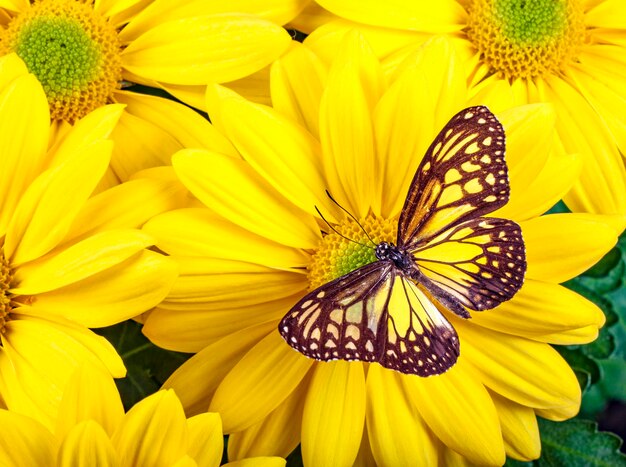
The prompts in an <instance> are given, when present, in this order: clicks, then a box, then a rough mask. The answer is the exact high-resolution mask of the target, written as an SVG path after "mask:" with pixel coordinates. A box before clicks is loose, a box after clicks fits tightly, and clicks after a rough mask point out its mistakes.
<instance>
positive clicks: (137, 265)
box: [31, 250, 177, 327]
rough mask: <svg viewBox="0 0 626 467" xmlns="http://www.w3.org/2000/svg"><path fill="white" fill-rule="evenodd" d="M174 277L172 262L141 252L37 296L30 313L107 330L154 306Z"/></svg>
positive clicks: (174, 271)
mask: <svg viewBox="0 0 626 467" xmlns="http://www.w3.org/2000/svg"><path fill="white" fill-rule="evenodd" d="M176 276H177V267H176V264H175V263H174V261H173V260H172V259H170V258H167V257H165V256H163V255H161V254H158V253H155V252H153V251H146V250H144V251H141V252H140V253H137V254H135V255H134V256H133V257H131V258H129V259H127V260H126V261H124V262H122V263H119V264H116V265H114V266H113V267H110V268H108V269H106V270H104V271H102V272H99V273H98V274H95V275H93V276H91V277H88V278H86V279H83V280H81V281H80V282H75V283H73V284H71V285H68V286H65V287H63V288H61V289H58V290H53V291H51V292H45V293H42V294H39V295H37V299H36V301H35V302H34V303H33V304H32V306H31V309H32V310H34V311H36V312H38V313H40V314H41V315H43V316H63V317H65V318H67V319H70V320H72V321H75V322H77V323H81V324H83V325H84V326H87V327H103V326H111V325H112V324H115V323H119V322H121V321H124V320H125V319H129V318H132V317H133V316H136V315H138V314H140V313H142V312H144V311H146V310H149V309H150V308H152V307H153V306H155V305H157V304H158V303H159V302H160V301H161V300H163V298H165V296H166V295H167V293H168V292H169V290H170V288H171V287H172V284H173V283H174V280H175V278H176Z"/></svg>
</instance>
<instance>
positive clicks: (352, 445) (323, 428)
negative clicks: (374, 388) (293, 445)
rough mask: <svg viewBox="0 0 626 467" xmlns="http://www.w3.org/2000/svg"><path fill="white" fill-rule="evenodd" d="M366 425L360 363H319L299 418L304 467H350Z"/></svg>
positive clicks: (361, 366) (363, 382)
mask: <svg viewBox="0 0 626 467" xmlns="http://www.w3.org/2000/svg"><path fill="white" fill-rule="evenodd" d="M364 422H365V376H364V374H363V364H362V363H360V362H346V361H343V360H338V361H336V362H320V363H316V364H315V369H314V373H313V377H312V380H311V384H310V387H309V391H308V394H307V397H306V402H305V404H304V413H303V416H302V459H303V460H304V464H305V465H333V466H337V467H341V466H350V465H352V463H353V462H354V460H355V459H356V456H357V453H358V451H359V446H360V445H361V436H362V434H363V424H364Z"/></svg>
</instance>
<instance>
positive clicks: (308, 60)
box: [270, 42, 328, 138]
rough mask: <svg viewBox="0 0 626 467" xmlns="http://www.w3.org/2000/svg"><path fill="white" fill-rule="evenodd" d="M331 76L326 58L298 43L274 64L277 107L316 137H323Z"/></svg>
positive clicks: (273, 79) (272, 84)
mask: <svg viewBox="0 0 626 467" xmlns="http://www.w3.org/2000/svg"><path fill="white" fill-rule="evenodd" d="M302 76H306V77H307V79H302ZM327 76H328V70H327V68H326V66H325V65H324V64H323V63H322V61H321V60H320V59H319V58H318V57H317V56H316V55H315V54H314V53H313V52H311V51H310V50H309V49H308V48H307V47H305V46H303V45H301V44H299V43H298V42H294V43H293V44H292V46H291V49H290V50H289V52H287V53H286V54H285V55H283V56H282V57H281V58H279V59H278V60H276V61H275V62H274V64H273V65H272V71H271V81H270V84H271V90H272V104H273V106H274V108H275V109H276V110H278V111H279V112H281V113H283V114H284V115H287V116H288V117H289V118H291V120H293V121H295V122H297V123H299V124H300V125H302V126H304V127H305V128H306V129H308V130H309V132H310V133H311V134H312V135H313V136H315V137H316V138H319V112H320V110H319V109H320V102H321V100H322V93H323V91H324V87H325V85H326V79H327Z"/></svg>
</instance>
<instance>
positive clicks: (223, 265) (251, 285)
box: [163, 257, 307, 310]
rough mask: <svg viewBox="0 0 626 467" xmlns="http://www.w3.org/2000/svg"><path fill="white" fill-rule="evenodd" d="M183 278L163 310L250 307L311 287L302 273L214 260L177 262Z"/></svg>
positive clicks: (178, 281) (181, 259)
mask: <svg viewBox="0 0 626 467" xmlns="http://www.w3.org/2000/svg"><path fill="white" fill-rule="evenodd" d="M176 262H177V263H178V266H179V270H180V277H179V279H178V280H177V281H176V283H175V284H174V286H173V288H172V290H171V292H170V293H169V295H168V297H167V300H166V302H165V303H164V304H163V306H167V305H168V304H172V305H174V306H177V305H184V306H188V307H190V309H195V310H201V309H204V307H205V306H206V305H207V304H212V305H211V306H212V308H213V309H216V308H219V307H222V308H231V307H237V306H247V305H254V304H259V303H264V302H267V301H273V300H278V299H281V298H285V297H291V296H293V295H294V294H296V293H300V292H302V291H303V290H305V289H306V287H307V280H306V276H305V275H304V274H302V273H301V272H291V271H279V270H276V269H273V268H269V267H265V266H260V265H256V264H252V263H247V262H240V261H229V260H221V259H213V258H198V257H178V258H176Z"/></svg>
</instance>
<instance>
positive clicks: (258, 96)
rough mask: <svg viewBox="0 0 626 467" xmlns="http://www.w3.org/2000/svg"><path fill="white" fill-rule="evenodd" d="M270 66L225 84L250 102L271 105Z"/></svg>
mask: <svg viewBox="0 0 626 467" xmlns="http://www.w3.org/2000/svg"><path fill="white" fill-rule="evenodd" d="M292 43H294V44H295V43H296V42H293V41H292ZM270 66H271V65H268V66H266V67H265V68H261V69H260V70H259V71H256V72H254V73H252V74H251V75H249V76H246V77H244V78H240V79H236V80H235V81H229V82H228V83H227V84H226V86H228V88H229V89H232V90H233V91H235V92H236V93H237V94H239V95H240V96H243V97H245V98H246V99H248V100H249V101H251V102H256V103H257V104H263V105H267V106H271V105H272V98H271V96H270Z"/></svg>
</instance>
